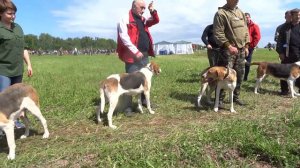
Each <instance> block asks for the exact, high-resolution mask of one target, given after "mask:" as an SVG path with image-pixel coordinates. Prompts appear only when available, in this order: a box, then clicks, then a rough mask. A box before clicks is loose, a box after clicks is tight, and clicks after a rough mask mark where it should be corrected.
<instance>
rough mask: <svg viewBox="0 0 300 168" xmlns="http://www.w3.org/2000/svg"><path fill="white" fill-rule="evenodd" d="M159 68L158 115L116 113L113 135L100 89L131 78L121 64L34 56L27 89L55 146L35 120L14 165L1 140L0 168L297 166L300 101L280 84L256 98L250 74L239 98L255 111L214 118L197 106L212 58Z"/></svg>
mask: <svg viewBox="0 0 300 168" xmlns="http://www.w3.org/2000/svg"><path fill="white" fill-rule="evenodd" d="M253 57H254V58H253V59H254V61H272V62H278V56H277V54H276V52H275V51H268V50H265V49H258V50H257V51H256V52H255V53H254V55H253ZM152 60H154V61H155V62H157V63H158V64H160V66H161V69H162V73H161V74H160V75H159V76H155V77H154V78H153V85H152V91H151V100H152V102H153V103H155V104H157V105H158V106H159V107H158V108H157V109H156V110H155V111H156V113H155V114H154V115H151V114H149V113H148V112H147V110H146V109H145V113H144V114H139V113H137V114H136V115H135V116H134V117H126V116H125V115H124V114H123V113H118V115H115V116H114V117H113V123H114V124H115V125H116V126H118V129H116V130H112V129H110V128H109V127H107V126H105V125H104V124H103V123H100V124H97V123H96V117H95V111H96V109H97V107H98V104H99V101H100V100H99V92H98V88H99V82H100V80H102V79H105V78H106V77H107V76H108V75H110V74H112V73H121V72H124V71H125V70H124V64H123V63H122V62H121V61H120V60H119V59H118V58H117V56H116V55H110V56H104V55H103V56H61V57H59V56H33V57H32V64H33V69H34V76H33V77H32V78H30V79H29V78H27V77H25V78H24V82H26V83H29V84H32V85H33V86H34V87H35V88H36V89H37V91H38V92H39V95H40V99H41V110H42V113H43V114H44V116H45V118H46V119H47V121H48V126H49V131H50V138H49V139H46V140H43V139H42V133H43V129H42V126H41V124H40V123H39V122H38V121H37V120H36V119H35V118H34V117H32V116H30V115H29V117H30V119H31V121H32V127H31V136H30V137H28V138H27V139H19V137H20V135H21V134H22V133H23V131H24V130H22V129H21V130H17V131H16V135H17V136H16V145H17V148H16V159H15V160H14V161H8V160H7V159H6V156H7V154H8V147H7V143H6V138H5V137H4V138H2V139H0V158H1V160H2V162H1V163H0V167H49V168H50V167H51V168H52V167H105V168H106V167H116V168H117V167H120V168H124V167H134V168H136V167H141V168H146V167H149V168H152V167H153V168H160V167H300V158H299V157H300V147H299V143H300V142H299V138H300V129H299V127H300V115H299V106H300V105H299V98H298V99H291V98H289V97H282V96H279V95H278V93H277V92H278V91H279V89H280V86H279V80H278V79H274V78H271V77H269V78H267V79H266V80H265V81H264V82H263V83H262V89H261V94H259V95H255V94H254V93H253V90H254V84H255V73H256V71H255V68H256V66H254V67H252V69H251V73H250V77H249V80H248V81H247V82H244V83H243V86H242V91H241V99H242V100H244V101H246V102H247V103H248V104H249V105H248V106H247V107H240V106H238V105H235V110H236V111H237V113H236V114H231V113H230V112H229V111H227V110H221V111H220V112H218V113H215V112H213V110H212V108H209V107H208V108H206V109H201V110H199V109H197V108H195V106H194V102H195V99H196V97H197V95H198V90H199V79H200V77H199V76H198V74H199V72H200V71H201V70H203V69H204V68H206V67H207V66H208V60H207V57H206V53H205V51H201V52H198V53H196V54H194V55H177V56H158V57H156V58H154V59H152ZM297 90H298V89H297ZM107 107H108V106H106V111H107ZM226 107H227V108H229V104H226Z"/></svg>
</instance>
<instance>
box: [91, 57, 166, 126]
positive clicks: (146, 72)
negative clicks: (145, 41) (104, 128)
mask: <svg viewBox="0 0 300 168" xmlns="http://www.w3.org/2000/svg"><path fill="white" fill-rule="evenodd" d="M160 72H161V69H160V68H159V65H157V64H156V63H154V62H151V63H149V64H147V65H146V66H145V67H143V68H142V69H140V70H139V71H136V72H133V73H123V74H113V75H110V76H108V77H107V78H106V79H105V80H104V81H102V82H100V90H99V91H100V99H101V102H100V108H99V110H98V111H97V121H98V123H100V122H101V118H100V113H103V111H104V107H105V98H107V100H108V102H109V110H108V114H107V120H108V126H109V127H111V128H113V129H115V128H117V127H116V126H115V125H113V124H112V115H113V112H114V110H115V108H116V106H117V104H118V100H119V97H120V96H121V95H122V94H127V95H136V94H138V95H139V96H140V95H141V94H140V93H144V94H145V98H146V101H147V109H148V110H149V112H150V113H151V114H154V111H153V110H152V109H151V105H150V88H151V78H152V76H153V74H159V73H160ZM138 110H139V111H140V112H141V113H143V110H142V101H141V98H140V97H139V99H138Z"/></svg>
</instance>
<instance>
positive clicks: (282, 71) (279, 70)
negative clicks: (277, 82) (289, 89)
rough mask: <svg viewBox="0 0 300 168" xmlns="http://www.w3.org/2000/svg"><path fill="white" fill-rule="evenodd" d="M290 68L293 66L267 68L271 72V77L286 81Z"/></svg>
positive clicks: (277, 65)
mask: <svg viewBox="0 0 300 168" xmlns="http://www.w3.org/2000/svg"><path fill="white" fill-rule="evenodd" d="M292 66H293V64H269V65H268V68H269V69H270V71H272V72H273V74H272V75H273V76H275V77H277V78H284V79H287V78H288V77H289V76H290V74H291V68H292Z"/></svg>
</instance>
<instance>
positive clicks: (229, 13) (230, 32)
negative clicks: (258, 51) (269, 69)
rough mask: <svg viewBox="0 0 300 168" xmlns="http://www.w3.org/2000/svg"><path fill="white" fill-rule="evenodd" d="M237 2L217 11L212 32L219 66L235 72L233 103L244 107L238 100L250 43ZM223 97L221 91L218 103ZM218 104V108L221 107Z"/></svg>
mask: <svg viewBox="0 0 300 168" xmlns="http://www.w3.org/2000/svg"><path fill="white" fill-rule="evenodd" d="M238 2H239V1H238V0H227V3H226V4H225V5H224V6H223V7H220V8H219V9H218V12H217V13H216V14H215V17H214V24H213V27H214V29H213V31H214V36H215V39H216V42H217V44H218V45H219V46H221V50H220V53H219V58H218V63H217V65H219V66H229V67H230V68H233V69H234V70H235V71H236V72H237V86H236V88H235V90H234V96H233V99H234V102H236V103H237V104H238V105H241V106H242V105H245V103H243V102H242V101H241V100H240V99H239V95H240V89H241V84H242V81H243V77H244V73H245V55H248V52H249V51H248V45H249V43H250V38H249V32H248V28H247V21H246V17H245V15H244V12H242V11H241V10H240V9H239V8H238V7H237V4H238ZM224 97H225V94H224V91H221V96H220V102H223V99H224ZM222 106H223V105H222V103H220V107H222Z"/></svg>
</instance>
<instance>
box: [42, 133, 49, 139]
mask: <svg viewBox="0 0 300 168" xmlns="http://www.w3.org/2000/svg"><path fill="white" fill-rule="evenodd" d="M43 138H44V139H46V138H49V132H48V131H47V132H45V133H44V135H43Z"/></svg>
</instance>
